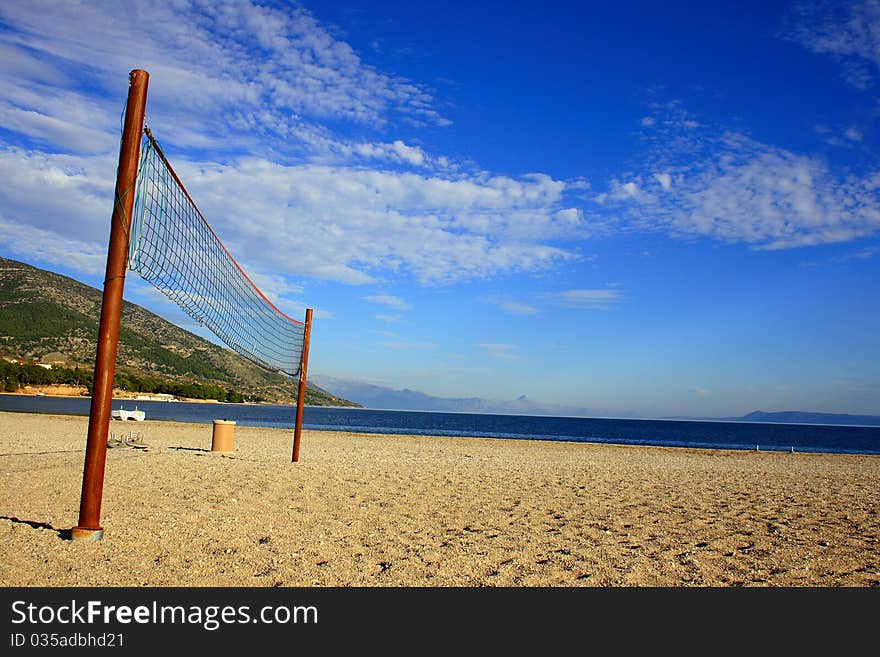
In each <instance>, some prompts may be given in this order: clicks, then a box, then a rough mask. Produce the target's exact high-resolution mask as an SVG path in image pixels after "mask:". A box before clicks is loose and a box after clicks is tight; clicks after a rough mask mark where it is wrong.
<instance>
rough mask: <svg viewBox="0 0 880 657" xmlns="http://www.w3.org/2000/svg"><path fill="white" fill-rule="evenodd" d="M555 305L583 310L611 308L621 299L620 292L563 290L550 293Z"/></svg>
mask: <svg viewBox="0 0 880 657" xmlns="http://www.w3.org/2000/svg"><path fill="white" fill-rule="evenodd" d="M552 299H553V300H554V302H555V303H556V304H557V305H560V306H564V307H566V308H581V309H585V310H612V309H614V308H616V307H617V306H618V305H619V304H620V302H621V301H622V297H621V294H620V292H618V291H617V290H608V289H604V290H602V289H574V290H564V291H562V292H557V293H555V294H553V295H552Z"/></svg>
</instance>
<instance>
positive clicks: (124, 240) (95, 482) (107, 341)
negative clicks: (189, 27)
mask: <svg viewBox="0 0 880 657" xmlns="http://www.w3.org/2000/svg"><path fill="white" fill-rule="evenodd" d="M149 79H150V75H149V73H147V72H146V71H142V70H140V69H135V70H133V71H131V73H130V74H129V87H128V102H127V103H126V108H125V125H124V127H123V129H122V144H121V145H120V148H119V166H118V168H117V170H116V198H115V199H114V201H113V216H112V218H111V219H110V245H109V247H108V249H107V271H106V276H105V278H104V297H103V300H102V302H101V323H100V326H99V328H98V351H97V354H96V356H95V380H94V383H93V385H92V405H91V410H90V412H89V433H88V440H87V442H86V457H85V465H84V467H83V482H82V497H81V501H80V506H79V523H78V524H77V525H76V527H74V528H73V529H72V530H71V537H72V538H73V539H74V540H89V541H100V540H101V539H102V538H104V528H103V527H101V500H102V497H103V494H104V466H105V464H106V460H107V433H108V431H109V429H110V410H111V402H112V401H113V376H114V374H115V373H116V353H117V348H118V342H119V323H120V317H121V315H122V292H123V287H124V286H125V269H126V265H127V264H128V236H129V233H130V231H131V214H132V210H133V208H134V195H135V179H136V178H137V169H138V160H139V159H140V147H141V133H142V132H143V129H144V113H145V111H146V105H147V85H148V82H149Z"/></svg>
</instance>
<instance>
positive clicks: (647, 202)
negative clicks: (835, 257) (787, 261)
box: [597, 104, 880, 250]
mask: <svg viewBox="0 0 880 657" xmlns="http://www.w3.org/2000/svg"><path fill="white" fill-rule="evenodd" d="M666 109H667V108H661V111H660V112H658V120H657V122H656V124H655V126H652V127H651V128H649V129H648V130H647V143H648V144H649V145H650V155H649V156H648V157H647V158H646V161H645V171H644V172H642V173H636V174H633V175H632V176H630V178H629V179H628V180H624V181H621V180H617V179H612V180H611V181H610V182H609V185H608V191H607V192H605V193H604V194H603V195H602V196H601V198H598V199H597V200H598V201H600V202H601V205H602V207H603V208H604V209H605V210H606V211H609V210H614V211H616V212H617V213H618V215H617V219H618V225H623V226H625V225H632V226H635V227H637V228H640V229H642V230H655V231H663V232H666V233H669V234H671V235H673V236H677V237H692V236H705V237H709V238H712V239H716V240H720V241H724V242H743V243H746V244H750V245H752V246H753V247H754V248H757V249H768V250H772V249H788V248H794V247H800V246H807V245H814V244H829V243H837V242H845V241H849V240H853V239H856V238H859V237H867V236H871V235H874V234H875V233H876V232H877V231H878V229H880V197H878V193H877V192H878V189H880V171H872V170H869V171H867V172H865V173H864V174H862V175H856V174H855V173H853V172H852V171H849V170H845V171H836V170H835V169H833V168H832V167H831V165H830V164H829V163H828V162H827V161H826V160H824V159H822V158H820V157H818V156H813V155H804V154H798V153H795V152H792V151H790V150H787V149H784V148H779V147H775V146H771V145H768V144H764V143H761V142H759V141H757V140H755V139H752V138H750V137H748V136H746V135H744V134H741V133H737V132H732V131H729V130H725V129H723V128H720V127H714V126H711V125H708V124H705V123H700V122H696V121H693V123H695V124H696V125H695V126H693V125H689V123H691V121H690V120H688V121H685V122H683V121H682V116H683V112H684V110H683V109H682V108H681V107H680V105H679V104H674V105H672V106H671V110H670V111H671V112H672V118H671V119H669V120H665V119H663V116H664V115H663V111H666ZM685 123H688V125H685ZM857 137H858V135H857V134H856V132H850V133H849V135H848V138H849V139H850V140H853V139H855V138H857Z"/></svg>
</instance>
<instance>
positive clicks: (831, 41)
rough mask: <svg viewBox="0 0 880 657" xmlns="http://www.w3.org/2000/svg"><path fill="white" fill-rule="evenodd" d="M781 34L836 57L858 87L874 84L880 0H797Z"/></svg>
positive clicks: (878, 59)
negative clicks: (846, 0) (855, 0)
mask: <svg viewBox="0 0 880 657" xmlns="http://www.w3.org/2000/svg"><path fill="white" fill-rule="evenodd" d="M780 36H781V37H783V38H785V39H788V40H791V41H795V42H797V43H799V44H801V45H802V46H804V47H805V48H807V49H809V50H811V51H813V52H815V53H820V54H825V55H830V56H832V57H835V58H836V59H837V60H838V61H839V62H840V63H841V64H842V65H843V67H844V71H845V76H846V80H847V81H848V82H849V83H850V84H851V85H852V86H854V87H856V88H858V89H862V90H864V89H868V88H870V87H872V86H873V85H874V84H875V82H876V79H877V74H878V69H880V2H878V1H877V0H865V1H863V2H830V1H827V0H826V1H819V2H815V1H813V2H798V3H796V4H795V5H794V6H793V7H792V9H791V11H790V13H789V15H788V16H787V17H786V20H785V21H784V25H783V28H782V30H781V31H780Z"/></svg>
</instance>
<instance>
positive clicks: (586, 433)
mask: <svg viewBox="0 0 880 657" xmlns="http://www.w3.org/2000/svg"><path fill="white" fill-rule="evenodd" d="M89 403H90V400H89V399H88V398H85V397H83V398H69V397H37V396H30V395H0V411H19V412H28V413H58V414H63V415H88V414H89ZM135 405H137V407H138V408H139V409H141V410H143V411H145V412H146V414H147V419H148V420H175V421H178V422H194V423H204V424H210V423H211V422H212V421H213V420H234V421H235V422H236V423H237V424H240V425H244V426H255V427H275V428H289V429H292V428H293V422H294V412H295V411H294V407H292V406H281V405H274V404H258V405H249V404H200V403H188V402H151V401H138V402H133V401H128V400H125V401H120V400H116V401H114V402H113V408H126V409H133V408H134V407H135ZM303 428H305V429H314V430H318V431H352V432H360V433H391V434H415V435H425V436H462V437H478V438H514V439H523V440H562V441H573V442H590V443H617V444H625V445H660V446H665V447H701V448H709V449H746V450H754V449H756V448H757V449H760V450H769V451H786V452H788V451H791V450H792V449H793V450H794V451H796V452H827V453H837V454H880V427H859V426H838V425H816V424H776V423H766V424H765V423H753V422H702V421H684V420H629V419H612V418H571V417H545V416H533V415H488V414H473V413H436V412H423V411H382V410H372V409H362V408H327V407H322V406H308V407H306V408H305V410H304V411H303Z"/></svg>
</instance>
